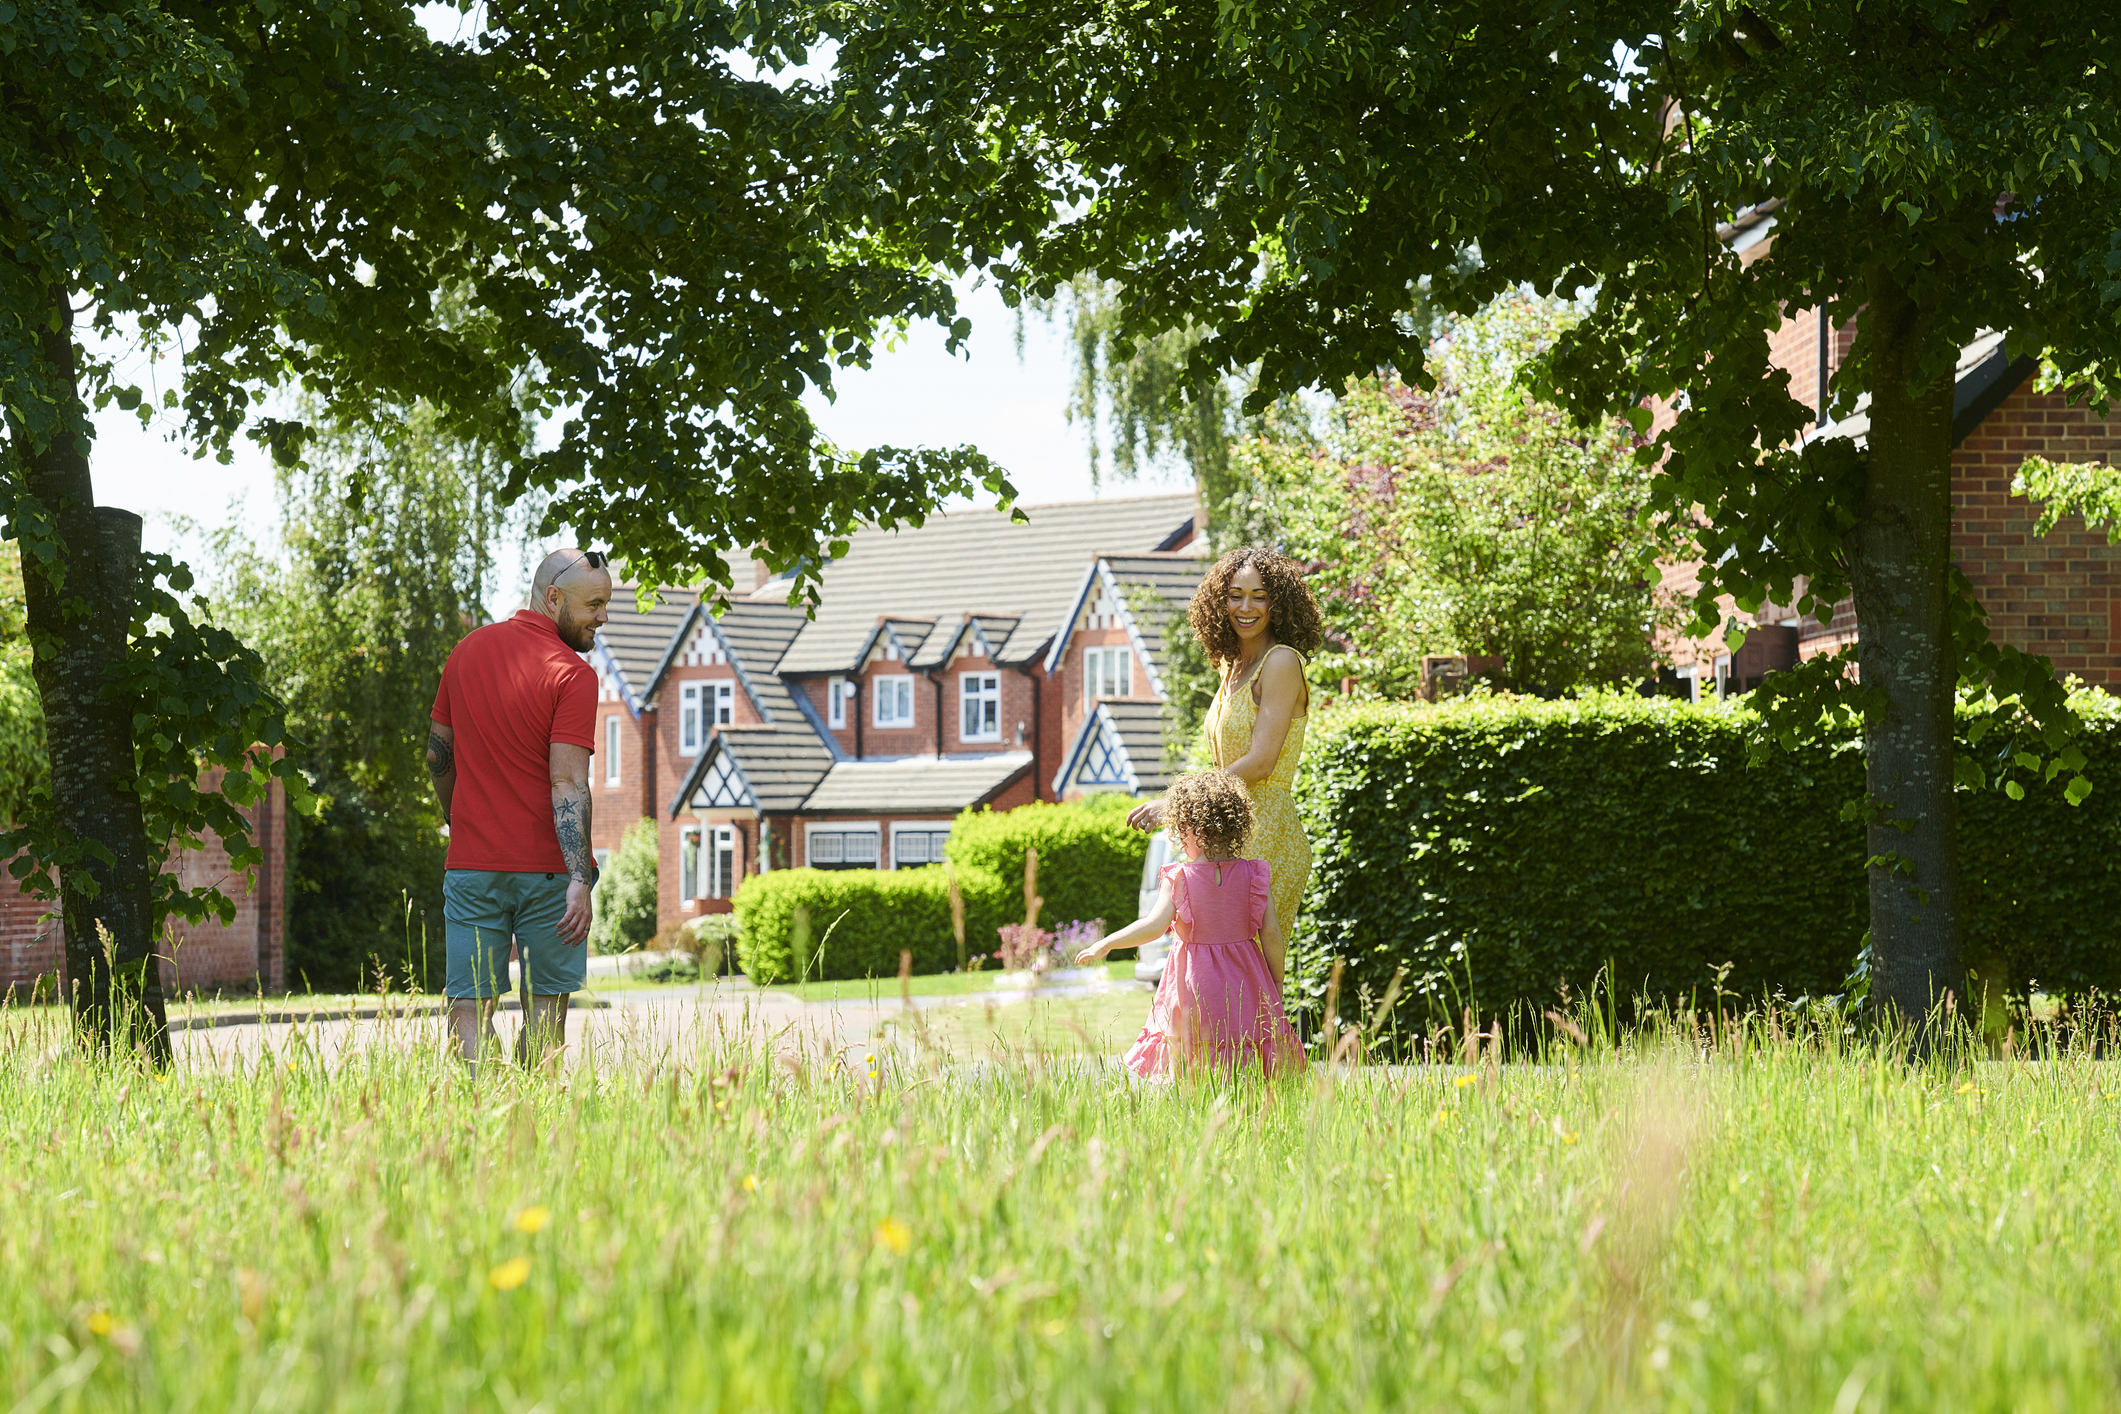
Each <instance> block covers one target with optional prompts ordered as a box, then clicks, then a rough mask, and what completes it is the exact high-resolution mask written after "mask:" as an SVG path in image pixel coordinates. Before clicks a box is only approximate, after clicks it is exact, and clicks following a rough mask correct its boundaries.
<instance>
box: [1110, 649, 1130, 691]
mask: <svg viewBox="0 0 2121 1414" xmlns="http://www.w3.org/2000/svg"><path fill="white" fill-rule="evenodd" d="M1112 656H1113V658H1114V659H1115V660H1117V661H1116V662H1115V663H1114V664H1113V666H1114V667H1115V668H1117V669H1118V671H1116V672H1115V673H1113V675H1112V695H1113V696H1114V697H1132V696H1133V695H1134V655H1133V654H1132V653H1130V652H1128V651H1127V650H1126V649H1124V648H1115V649H1113V650H1112Z"/></svg>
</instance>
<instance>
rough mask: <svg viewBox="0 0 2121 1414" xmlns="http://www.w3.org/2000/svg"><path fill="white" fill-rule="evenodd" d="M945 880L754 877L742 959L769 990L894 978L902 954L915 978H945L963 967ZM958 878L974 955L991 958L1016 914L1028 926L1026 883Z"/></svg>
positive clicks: (860, 874) (845, 873)
mask: <svg viewBox="0 0 2121 1414" xmlns="http://www.w3.org/2000/svg"><path fill="white" fill-rule="evenodd" d="M944 874H945V871H944V869H943V868H942V867H941V866H939V865H929V866H927V867H926V868H921V869H893V870H889V871H885V870H877V869H776V870H774V871H773V872H772V873H770V874H754V875H752V876H751V877H750V878H748V879H746V880H744V882H743V883H742V884H740V885H738V887H737V891H736V900H735V902H736V916H737V923H738V933H737V940H738V941H737V948H738V952H737V956H738V960H739V961H740V962H742V964H743V967H744V972H745V974H746V975H747V976H749V977H750V978H751V980H752V981H754V982H757V983H759V984H761V985H762V986H763V985H766V984H769V983H774V982H793V981H796V980H798V979H802V978H809V979H820V978H861V977H895V976H897V975H898V964H899V953H900V951H901V950H903V949H911V950H912V952H913V970H914V971H915V972H946V971H948V970H950V969H951V968H954V967H956V966H957V941H956V938H955V937H954V935H953V934H952V933H951V931H950V892H949V886H948V884H947V883H946V882H945V880H944ZM957 876H958V882H959V885H960V887H961V888H962V890H963V892H964V896H965V944H966V950H967V951H968V952H970V953H974V954H977V953H979V952H981V951H983V950H984V951H988V952H991V951H993V939H994V936H995V930H996V929H997V928H999V927H1000V926H1001V924H1002V923H1003V922H1004V921H1005V920H1006V919H1007V918H1008V916H1009V913H1010V910H1011V909H1012V908H1013V909H1014V910H1015V912H1016V914H1017V921H1018V922H1021V921H1022V914H1023V898H1022V892H1021V885H1019V886H1018V888H1017V890H1015V891H1012V890H1010V889H1009V888H1008V886H1007V885H1005V884H1004V883H1003V882H1002V881H1001V880H1000V879H998V878H996V877H995V876H994V875H992V874H990V873H987V872H986V871H984V870H977V869H965V868H960V869H958V871H957ZM842 915H845V916H844V917H842ZM835 920H837V926H835ZM828 934H829V936H828ZM821 946H822V949H823V955H822V957H820V955H819V950H820V947H821Z"/></svg>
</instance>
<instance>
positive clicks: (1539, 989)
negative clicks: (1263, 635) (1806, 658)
mask: <svg viewBox="0 0 2121 1414" xmlns="http://www.w3.org/2000/svg"><path fill="white" fill-rule="evenodd" d="M2079 705H2080V707H2081V708H2082V710H2083V711H2084V712H2085V713H2086V714H2087V715H2088V716H2090V717H2092V718H2093V724H2092V726H2091V727H2090V729H2088V730H2087V732H2086V733H2085V735H2084V738H2083V740H2082V742H2081V743H2080V744H2081V746H2082V749H2083V750H2084V752H2085V754H2086V755H2087V756H2088V757H2089V758H2090V761H2091V765H2090V766H2089V768H2088V772H2089V774H2090V775H2091V776H2092V778H2093V780H2094V782H2095V786H2096V788H2095V790H2094V793H2093V794H2092V796H2091V798H2090V799H2089V800H2087V801H2086V802H2085V804H2084V805H2083V806H2081V807H2074V808H2073V807H2071V806H2070V805H2068V804H2067V803H2066V802H2065V801H2064V800H2063V799H2062V796H2061V791H2060V788H2059V786H2053V785H2050V786H2040V785H2034V786H2033V788H2032V789H2031V790H2030V792H2029V795H2028V798H2027V799H2025V800H2022V801H2011V800H2009V799H2007V798H2006V797H2005V796H2004V795H2002V794H2001V793H2000V792H1997V791H1992V790H1982V791H1967V790H1962V791H1960V792H1959V795H1958V804H1959V823H1960V871H1961V899H1962V907H1963V910H1964V916H1965V918H1966V957H1967V959H1968V961H1969V962H1970V963H1971V964H1972V965H1974V966H1976V967H1977V968H1980V969H1981V970H1983V971H1984V972H1987V971H1989V970H1990V969H1991V968H1995V969H1997V970H2002V971H2007V973H2008V977H2009V979H2010V983H2011V984H2012V985H2015V986H2017V987H2020V988H2022V987H2024V986H2026V985H2028V984H2032V983H2037V984H2039V985H2041V986H2044V987H2048V988H2053V989H2058V990H2072V991H2076V990H2083V989H2087V988H2092V987H2101V988H2110V987H2113V986H2115V985H2116V984H2117V983H2121V948H2117V946H2116V941H2117V928H2121V923H2117V920H2121V883H2117V876H2116V874H2115V873H2114V872H2113V871H2112V870H2111V869H2110V867H2109V863H2108V861H2110V860H2111V859H2113V858H2114V857H2115V855H2116V853H2117V851H2121V709H2117V707H2116V705H2115V704H2114V703H2113V701H2112V700H2111V699H2108V698H2106V697H2105V696H2104V695H2103V694H2086V695H2085V696H2084V697H2083V698H2081V699H2080V700H2079ZM1754 721H1755V719H1754V718H1753V717H1751V715H1750V714H1748V713H1745V712H1744V711H1742V710H1736V711H1734V710H1729V709H1724V708H1718V707H1713V706H1692V705H1688V704H1685V703H1679V702H1673V701H1669V700H1656V701H1646V700H1643V699H1639V698H1632V697H1618V696H1599V697H1593V698H1586V699H1582V700H1576V701H1565V702H1526V701H1512V700H1505V699H1499V698H1471V699H1460V700H1458V701H1455V702H1451V703H1448V704H1445V705H1440V706H1435V707H1423V706H1387V705H1373V706H1363V707H1355V708H1350V709H1347V710H1345V711H1337V712H1333V713H1330V714H1326V715H1322V716H1321V718H1320V720H1319V722H1318V723H1317V724H1316V725H1317V726H1318V731H1317V732H1316V734H1315V736H1314V737H1313V740H1312V743H1311V745H1310V747H1309V749H1308V750H1307V751H1306V753H1305V769H1304V771H1303V773H1302V775H1301V777H1300V780H1299V784H1298V793H1299V801H1300V804H1301V806H1302V808H1303V811H1304V817H1305V826H1306V829H1307V831H1308V832H1309V834H1310V837H1311V844H1312V849H1313V852H1314V863H1313V872H1312V875H1311V886H1310V891H1309V894H1308V896H1307V898H1306V908H1305V912H1304V915H1303V917H1302V918H1300V919H1299V921H1298V927H1297V930H1296V933H1297V938H1296V942H1297V946H1296V949H1295V964H1294V967H1293V968H1292V971H1293V973H1294V975H1295V986H1294V987H1293V988H1292V992H1293V994H1294V996H1296V997H1300V998H1302V999H1304V1004H1305V1005H1307V1006H1311V1005H1315V1004H1316V999H1318V998H1319V997H1320V996H1321V994H1322V993H1323V991H1324V989H1325V978H1326V974H1327V971H1328V969H1329V967H1330V965H1331V961H1332V959H1334V958H1336V957H1338V958H1340V959H1342V960H1343V961H1344V963H1345V972H1344V975H1343V978H1342V996H1343V998H1345V999H1347V1004H1346V1005H1345V1006H1344V1008H1343V1015H1344V1016H1347V1017H1350V1018H1352V1017H1353V1016H1354V1014H1355V1012H1356V1009H1357V1004H1356V1001H1355V999H1356V997H1357V996H1358V994H1359V993H1360V992H1362V991H1365V990H1366V991H1367V992H1368V994H1369V995H1370V996H1371V997H1373V998H1375V997H1378V996H1381V995H1382V993H1383V992H1384V990H1385V989H1386V987H1387V986H1388V985H1389V984H1390V981H1391V978H1392V976H1393V973H1394V971H1395V970H1396V969H1397V968H1399V967H1400V966H1402V965H1404V966H1405V967H1406V969H1407V978H1406V983H1405V986H1406V987H1407V989H1408V991H1409V992H1410V993H1411V998H1410V1000H1411V1011H1410V1010H1408V1009H1407V1008H1405V1007H1403V1008H1402V1011H1401V1016H1402V1018H1404V1019H1406V1020H1407V1021H1409V1022H1411V1023H1413V1024H1416V1025H1419V1024H1420V1019H1421V1018H1422V1017H1423V1015H1424V1014H1425V1013H1436V1012H1440V1013H1441V1014H1442V1015H1444V1016H1450V1017H1456V1016H1457V1015H1458V1013H1459V1011H1460V1010H1461V1009H1462V1008H1463V1006H1464V1005H1466V1003H1467V1002H1468V1001H1469V1000H1477V1003H1478V1007H1479V1010H1480V1012H1481V1013H1482V1014H1483V1015H1487V1016H1493V1015H1496V1014H1498V1013H1499V1012H1501V1011H1504V1010H1506V1009H1508V1008H1509V1007H1511V1006H1512V1005H1513V1004H1516V1003H1519V1002H1523V1003H1529V1004H1531V1005H1532V1006H1534V1007H1544V1006H1548V1005H1551V1004H1553V1003H1554V1002H1556V1001H1557V1000H1559V997H1560V993H1561V988H1562V987H1563V985H1564V984H1566V985H1567V986H1568V987H1570V988H1571V989H1572V990H1573V991H1574V992H1576V993H1577V994H1579V995H1581V994H1582V993H1583V992H1584V991H1585V989H1586V988H1587V987H1589V985H1590V984H1591V982H1592V980H1593V978H1594V977H1595V976H1596V975H1597V973H1598V972H1599V970H1600V969H1602V968H1605V967H1607V966H1608V965H1610V966H1611V967H1612V969H1613V974H1614V977H1615V979H1616V981H1617V984H1618V987H1619V989H1620V991H1621V992H1622V993H1623V994H1624V995H1626V994H1633V993H1646V994H1648V995H1650V996H1652V997H1656V998H1663V999H1681V998H1685V997H1686V996H1687V995H1688V994H1690V993H1693V994H1702V995H1706V994H1709V993H1712V992H1713V990H1714V988H1715V987H1716V985H1717V980H1718V975H1719V973H1720V972H1721V971H1722V970H1723V969H1724V968H1725V966H1726V965H1728V968H1729V971H1728V973H1727V974H1726V975H1724V976H1723V979H1722V986H1723V987H1724V988H1725V989H1726V990H1729V991H1732V992H1737V993H1740V994H1744V995H1750V996H1754V997H1758V996H1760V995H1762V994H1763V993H1766V992H1773V991H1780V992H1782V993H1784V994H1785V995H1788V996H1792V997H1795V996H1799V995H1811V996H1822V995H1828V994H1832V993H1836V992H1839V991H1840V990H1841V988H1842V983H1843V981H1844V979H1845V978H1846V977H1847V976H1848V974H1849V972H1850V969H1851V964H1852V962H1853V960H1854V958H1855V956H1856V953H1857V952H1858V950H1859V949H1860V948H1861V946H1862V942H1863V938H1864V935H1865V929H1866V926H1867V909H1866V890H1867V882H1866V878H1865V874H1864V859H1865V857H1866V849H1865V845H1864V830H1863V827H1862V826H1861V825H1860V824H1859V823H1856V822H1855V821H1853V820H1848V819H1844V818H1843V816H1842V808H1843V807H1844V806H1845V805H1848V804H1849V803H1850V802H1853V801H1856V800H1859V799H1860V798H1861V796H1862V794H1863V758H1862V753H1861V750H1860V748H1859V746H1858V743H1857V741H1856V739H1855V737H1854V735H1853V734H1849V735H1845V736H1842V737H1841V738H1839V739H1836V740H1833V741H1829V742H1824V743H1819V744H1815V745H1811V746H1806V747H1803V748H1799V749H1797V750H1789V751H1785V750H1774V751H1771V752H1769V753H1768V754H1766V755H1765V756H1764V757H1763V758H1762V759H1760V760H1759V761H1758V762H1756V763H1753V764H1748V761H1747V750H1746V747H1747V741H1748V737H1749V734H1750V732H1751V730H1752V727H1753V724H1754ZM1979 754H1980V755H1981V756H1982V757H1983V758H1984V759H1985V760H1986V761H1987V762H1988V763H1989V765H1990V766H1991V769H1992V771H1993V768H1994V767H1995V766H1996V765H1998V764H2000V763H2002V762H2004V761H2006V760H2007V759H2008V754H2009V745H2008V743H1999V742H1998V741H1997V740H1996V738H1994V737H1991V738H1990V739H1989V741H1988V743H1987V744H1986V747H1985V749H1984V750H1983V751H1982V752H1981V753H1979ZM2020 774H2021V775H2022V774H2023V773H2022V772H2021V773H2020Z"/></svg>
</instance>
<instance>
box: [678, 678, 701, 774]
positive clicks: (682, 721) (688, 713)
mask: <svg viewBox="0 0 2121 1414" xmlns="http://www.w3.org/2000/svg"><path fill="white" fill-rule="evenodd" d="M706 686H707V684H705V683H703V682H688V683H681V684H679V686H678V755H680V756H697V755H699V754H700V752H701V751H703V750H705V749H706V746H707V707H706V702H705V697H706V694H705V693H704V692H702V691H701V689H702V688H704V687H706Z"/></svg>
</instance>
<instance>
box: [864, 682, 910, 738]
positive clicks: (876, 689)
mask: <svg viewBox="0 0 2121 1414" xmlns="http://www.w3.org/2000/svg"><path fill="white" fill-rule="evenodd" d="M900 697H903V698H904V699H905V706H906V714H905V715H904V716H903V717H901V716H899V715H897V708H898V699H899V698H900ZM886 705H889V706H890V707H891V708H892V715H890V716H886V715H884V708H885V706H886ZM869 725H870V726H872V727H877V728H879V729H881V730H884V731H902V730H905V729H906V728H909V727H911V726H912V725H913V674H911V673H887V674H880V675H878V676H876V677H873V678H871V679H870V680H869Z"/></svg>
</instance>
